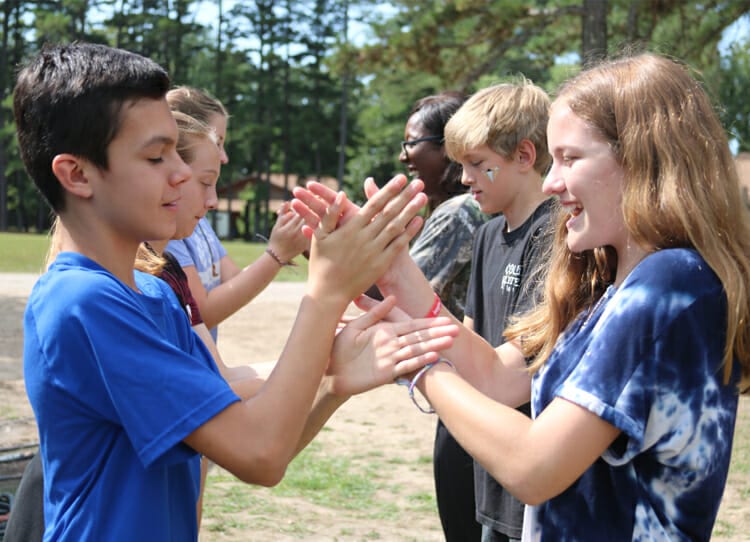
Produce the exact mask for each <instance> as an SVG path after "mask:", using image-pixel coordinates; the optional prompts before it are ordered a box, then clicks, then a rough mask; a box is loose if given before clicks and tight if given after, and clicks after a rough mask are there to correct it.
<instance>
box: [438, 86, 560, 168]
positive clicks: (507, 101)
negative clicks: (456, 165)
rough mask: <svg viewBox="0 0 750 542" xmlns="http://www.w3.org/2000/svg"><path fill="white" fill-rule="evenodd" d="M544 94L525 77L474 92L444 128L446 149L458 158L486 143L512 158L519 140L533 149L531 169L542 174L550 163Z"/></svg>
mask: <svg viewBox="0 0 750 542" xmlns="http://www.w3.org/2000/svg"><path fill="white" fill-rule="evenodd" d="M549 105H550V100H549V96H547V93H546V92H544V90H542V89H541V88H539V87H538V86H536V85H535V84H533V83H532V82H531V81H529V80H528V79H526V78H523V77H521V78H519V79H518V80H517V81H516V82H511V83H501V84H499V85H494V86H491V87H488V88H485V89H482V90H480V91H478V92H476V93H475V94H474V95H472V96H471V98H469V99H468V100H467V101H466V103H465V104H464V105H463V106H461V109H459V110H458V112H457V113H456V114H455V115H453V117H452V118H451V120H450V121H449V122H448V124H447V126H446V127H445V150H446V152H447V153H448V156H449V157H450V158H451V159H452V160H456V161H459V162H460V161H461V159H462V158H463V157H464V156H465V155H466V153H467V152H469V151H471V150H474V149H477V148H479V147H482V146H484V145H487V146H488V147H489V148H490V149H492V151H494V152H496V153H497V154H499V155H500V156H502V157H504V158H507V159H512V158H513V154H514V153H515V152H516V149H518V145H519V144H520V143H521V141H522V140H524V139H527V140H529V141H530V142H531V143H532V144H533V145H534V147H535V148H536V163H535V164H534V169H535V170H536V171H538V172H539V173H540V174H544V173H545V172H546V171H547V168H548V167H549V164H550V156H549V152H548V151H547V118H548V116H549Z"/></svg>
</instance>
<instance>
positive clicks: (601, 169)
mask: <svg viewBox="0 0 750 542" xmlns="http://www.w3.org/2000/svg"><path fill="white" fill-rule="evenodd" d="M547 139H548V143H549V148H550V152H551V153H552V159H553V163H552V168H551V169H550V172H549V174H548V175H547V178H546V179H545V181H544V191H545V192H546V193H547V194H551V195H555V196H557V197H558V198H559V200H560V204H561V205H562V207H563V208H564V209H565V210H566V211H567V212H568V213H569V215H570V216H569V219H568V221H567V222H566V227H567V229H568V236H567V242H568V247H569V248H570V249H571V250H572V251H574V252H581V251H583V250H589V249H593V248H597V247H602V246H607V245H610V246H613V247H615V249H617V248H618V247H624V246H626V244H627V232H626V229H625V225H624V219H623V214H622V205H621V203H622V189H623V182H624V172H623V169H622V167H621V166H620V164H619V162H618V161H617V157H616V156H615V153H614V151H613V150H612V148H611V146H610V144H609V142H607V141H605V140H604V138H603V137H602V135H601V134H600V132H599V131H598V130H597V129H596V128H595V127H594V126H592V125H591V124H589V123H587V122H586V121H584V120H583V119H581V118H580V117H578V116H577V115H576V114H575V113H574V112H573V111H572V110H571V109H570V107H568V106H567V104H565V103H564V102H555V103H554V104H553V106H552V109H551V111H550V118H549V124H548V127H547Z"/></svg>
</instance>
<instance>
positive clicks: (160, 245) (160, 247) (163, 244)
mask: <svg viewBox="0 0 750 542" xmlns="http://www.w3.org/2000/svg"><path fill="white" fill-rule="evenodd" d="M168 242H169V241H149V242H148V244H149V245H150V246H151V248H153V249H154V250H155V251H156V253H157V254H160V255H161V254H163V253H164V250H165V249H166V248H167V243H168Z"/></svg>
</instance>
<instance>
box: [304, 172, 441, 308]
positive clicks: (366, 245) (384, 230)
mask: <svg viewBox="0 0 750 542" xmlns="http://www.w3.org/2000/svg"><path fill="white" fill-rule="evenodd" d="M406 184H407V181H406V177H404V176H403V175H401V176H397V177H395V178H394V179H392V180H391V181H390V182H389V183H388V184H387V185H386V186H385V187H383V189H382V190H380V191H379V192H378V193H377V194H375V195H374V196H373V197H371V198H370V200H369V201H368V202H367V203H366V204H365V205H364V206H363V207H362V208H358V207H356V206H354V205H353V204H351V203H349V202H348V200H347V199H346V196H345V194H344V193H343V192H341V193H338V194H337V195H336V196H335V199H334V200H333V202H332V203H331V204H329V205H327V208H326V211H325V214H324V215H323V216H322V218H320V219H319V220H318V222H317V226H316V227H315V228H314V230H313V233H314V235H313V241H312V249H311V256H310V266H309V271H308V293H310V294H313V295H327V296H336V297H338V298H340V299H342V300H343V299H344V298H345V301H346V303H348V302H349V301H350V300H351V299H353V298H354V297H356V296H358V295H359V294H361V293H362V292H363V291H364V290H365V289H367V288H368V287H369V286H370V285H371V284H373V282H374V281H375V280H376V279H377V278H379V277H380V276H381V275H382V274H383V273H384V272H385V270H386V269H387V268H388V266H389V264H390V263H391V262H392V261H393V259H394V258H395V257H396V255H397V254H398V253H399V252H401V251H402V249H403V248H404V247H406V246H407V245H408V243H409V241H410V240H411V239H412V238H413V237H414V236H415V235H416V234H417V232H418V231H419V229H420V228H421V225H422V219H421V217H419V216H417V213H418V212H419V210H420V209H421V208H422V207H423V206H424V205H425V203H426V202H427V196H425V195H424V194H423V193H422V192H421V191H422V188H423V187H424V185H423V183H422V182H421V181H413V182H412V183H410V184H409V185H408V186H407V185H406ZM295 210H296V207H295ZM344 215H345V216H346V221H345V223H340V219H341V217H342V216H344ZM303 218H305V216H304V215H303Z"/></svg>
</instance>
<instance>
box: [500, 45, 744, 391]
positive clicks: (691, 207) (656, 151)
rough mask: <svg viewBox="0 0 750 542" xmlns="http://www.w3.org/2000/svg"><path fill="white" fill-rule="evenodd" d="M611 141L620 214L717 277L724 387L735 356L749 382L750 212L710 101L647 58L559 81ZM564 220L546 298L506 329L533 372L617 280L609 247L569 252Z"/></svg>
mask: <svg viewBox="0 0 750 542" xmlns="http://www.w3.org/2000/svg"><path fill="white" fill-rule="evenodd" d="M556 101H557V102H563V103H565V105H567V106H569V107H570V109H571V110H572V111H573V113H575V114H576V115H577V116H578V117H580V118H581V119H583V120H584V121H586V122H587V123H589V124H590V125H591V126H592V127H594V128H595V129H596V130H597V131H598V132H599V133H600V134H601V136H602V137H603V138H604V140H605V141H607V142H609V144H610V145H611V146H612V149H613V150H614V152H615V155H616V157H617V160H618V162H619V163H620V165H621V166H622V168H623V171H624V183H623V196H622V213H623V216H624V220H625V225H626V227H627V229H628V231H629V233H630V235H631V236H632V237H633V239H634V240H635V241H636V242H637V243H638V244H639V245H640V246H642V247H643V248H645V249H646V250H647V251H657V250H661V249H665V248H674V247H690V248H694V249H695V250H697V251H698V252H699V253H700V254H701V256H702V257H703V258H704V259H705V260H706V262H707V263H708V265H709V266H710V267H711V269H712V270H713V271H714V272H715V273H716V275H717V276H718V277H719V280H720V281H721V284H722V285H723V287H724V292H725V294H726V297H727V332H726V343H725V349H724V380H725V382H727V381H728V380H729V377H730V374H731V368H732V359H733V356H736V357H737V359H738V360H739V362H740V365H741V368H742V382H741V387H742V388H746V387H747V386H748V385H749V384H750V326H749V325H748V316H749V315H750V296H749V295H748V284H747V277H748V276H750V215H749V214H748V212H747V210H746V209H745V208H744V206H743V204H742V198H741V194H740V184H739V179H738V176H737V170H736V166H735V163H734V159H733V157H732V155H731V152H730V150H729V145H728V142H727V136H726V133H725V131H724V129H723V128H722V126H721V124H720V122H719V119H718V117H717V115H716V112H715V111H714V108H713V105H712V103H711V100H710V99H709V97H708V96H707V94H706V92H705V91H704V90H703V88H702V86H701V84H700V83H699V82H698V81H697V80H696V78H694V77H693V76H692V74H691V73H690V71H689V70H688V68H687V67H686V66H684V65H682V64H680V63H678V62H675V61H673V60H670V59H667V58H664V57H661V56H658V55H655V54H651V53H644V54H640V55H637V56H633V57H627V58H621V59H616V60H611V61H607V62H604V63H602V64H600V65H598V66H595V67H593V68H590V69H588V70H585V71H583V72H581V73H580V74H578V75H577V76H575V77H574V78H573V79H571V80H570V81H568V82H567V83H565V84H564V85H563V86H562V87H561V89H560V91H559V93H558V96H557V99H556ZM564 222H565V216H564V215H563V214H561V215H560V218H559V220H558V222H557V229H556V234H555V241H554V244H553V248H552V254H551V260H550V264H549V266H548V274H547V279H546V286H545V294H544V300H543V301H542V303H541V304H540V305H539V306H538V307H537V308H536V309H535V310H534V311H533V312H532V313H529V314H528V315H526V316H524V317H522V318H521V319H519V320H518V321H517V322H516V323H515V324H513V325H512V326H511V327H509V329H508V330H506V331H507V335H508V337H509V338H519V339H521V342H522V344H523V348H524V351H525V353H526V354H527V355H529V356H532V357H534V359H535V361H534V363H533V364H532V370H536V369H538V368H539V367H540V366H541V365H542V364H543V363H544V362H545V361H546V360H547V358H548V357H549V355H550V353H551V352H552V349H553V348H554V345H555V342H556V340H557V338H558V336H559V335H560V333H562V332H563V331H564V330H565V328H566V327H567V326H568V325H569V324H570V323H571V321H572V320H573V319H575V318H576V316H577V315H578V314H580V313H581V311H583V310H584V309H586V308H588V307H590V306H591V305H592V304H593V303H595V302H596V301H597V300H598V299H599V297H601V295H602V293H603V291H604V289H605V288H606V287H607V285H608V284H610V283H612V282H613V280H614V271H615V269H616V268H617V256H616V254H615V252H614V250H612V249H611V248H600V249H595V250H590V251H584V252H583V253H581V254H574V253H572V252H571V251H570V250H569V249H568V247H567V244H566V243H565V236H566V232H565V225H564Z"/></svg>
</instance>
